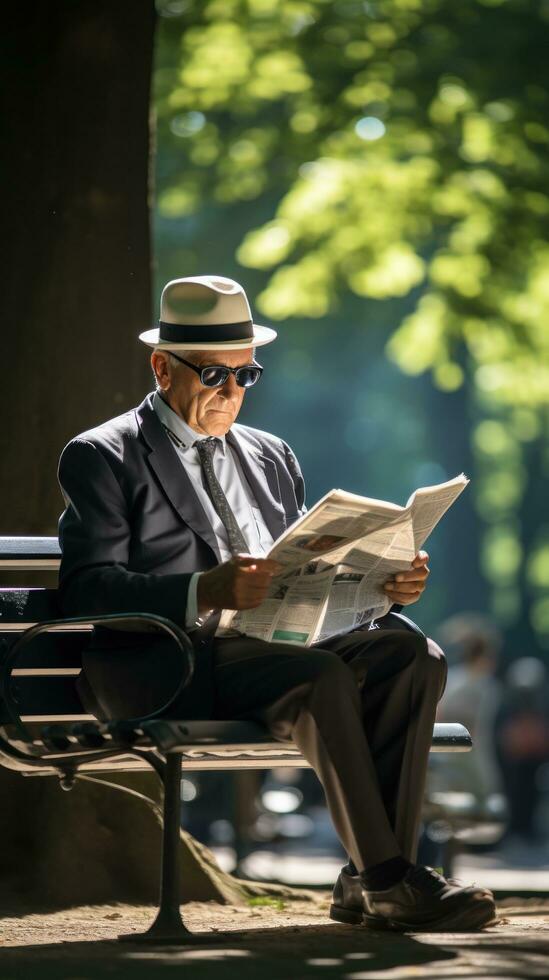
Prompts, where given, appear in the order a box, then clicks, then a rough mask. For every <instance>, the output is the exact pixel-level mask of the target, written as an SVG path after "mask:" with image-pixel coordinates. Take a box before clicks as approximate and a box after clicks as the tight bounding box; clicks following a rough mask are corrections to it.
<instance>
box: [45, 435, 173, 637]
mask: <svg viewBox="0 0 549 980" xmlns="http://www.w3.org/2000/svg"><path fill="white" fill-rule="evenodd" d="M59 483H60V485H61V491H62V493H63V497H64V499H65V504H66V510H65V511H64V513H63V514H62V516H61V519H60V522H59V542H60V545H61V551H62V559H61V569H60V576H59V594H60V600H61V606H62V608H63V611H64V612H65V614H66V615H69V616H93V615H100V614H103V613H115V612H116V613H129V612H142V613H154V614H156V615H158V616H165V617H166V618H167V619H171V620H172V621H173V622H175V623H177V624H179V625H181V626H184V623H185V609H186V604H187V592H188V587H189V582H190V579H191V575H190V574H180V575H157V574H147V573H143V572H132V571H129V570H128V560H129V553H130V539H131V527H130V516H129V507H128V504H127V501H126V499H125V497H124V493H123V491H122V487H121V486H120V484H119V482H118V480H117V479H116V476H115V474H114V473H113V470H112V468H111V466H110V464H109V462H108V459H107V457H106V454H104V453H103V452H102V451H101V450H100V449H99V448H98V447H97V446H96V445H95V444H94V443H91V442H85V441H82V440H74V441H73V442H70V443H69V444H68V446H67V447H66V448H65V449H64V451H63V453H62V455H61V460H60V463H59Z"/></svg>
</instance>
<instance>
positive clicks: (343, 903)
mask: <svg viewBox="0 0 549 980" xmlns="http://www.w3.org/2000/svg"><path fill="white" fill-rule="evenodd" d="M412 870H413V871H418V870H422V869H419V868H417V867H416V868H413V869H412ZM423 870H425V871H428V872H429V873H430V874H431V875H434V876H436V879H439V880H441V881H444V882H446V884H447V885H448V886H450V888H453V889H455V890H457V891H461V892H467V893H468V894H469V895H474V896H476V899H477V901H479V900H480V899H486V900H487V901H488V903H489V904H490V907H491V908H492V909H493V912H492V919H494V918H495V905H494V896H493V895H492V892H491V891H489V890H488V889H487V888H483V887H481V886H480V885H470V886H468V887H467V888H466V887H464V886H463V885H462V884H461V882H459V881H456V879H455V878H447V879H444V878H442V876H441V875H438V874H437V872H436V871H432V869H431V868H425V869H423ZM400 884H402V883H401V882H399V885H400ZM399 885H395V886H394V888H398V887H399ZM392 891H393V889H392V888H390V889H387V890H386V891H384V892H371V893H369V894H370V895H375V896H387V895H388V893H390V892H392ZM374 901H375V900H374ZM330 918H331V919H334V920H335V921H336V922H345V923H347V924H350V925H361V924H363V925H366V926H367V927H369V928H373V929H388V928H402V927H401V926H391V924H390V923H389V922H388V921H387V920H386V917H385V916H381V915H378V914H374V915H371V914H369V913H368V912H367V911H366V912H365V900H364V898H363V888H362V883H361V880H360V875H351V874H349V872H348V870H347V867H344V868H342V869H341V871H340V873H339V877H338V879H337V881H336V883H335V886H334V891H333V897H332V904H331V906H330ZM487 924H488V923H485V925H487ZM471 928H473V927H471ZM477 928H478V926H477Z"/></svg>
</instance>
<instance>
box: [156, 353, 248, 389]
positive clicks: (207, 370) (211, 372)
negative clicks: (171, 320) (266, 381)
mask: <svg viewBox="0 0 549 980" xmlns="http://www.w3.org/2000/svg"><path fill="white" fill-rule="evenodd" d="M170 354H171V355H172V357H175V359H176V361H181V363H182V364H185V366H186V367H189V368H191V370H192V371H195V372H196V374H198V375H199V376H200V381H201V383H202V384H203V385H204V386H205V387H206V388H221V386H222V385H224V384H225V382H226V381H227V379H228V377H229V375H230V374H234V377H235V381H236V383H237V385H239V386H240V388H251V387H252V385H255V384H257V382H258V381H259V379H260V377H261V375H262V373H263V368H262V367H261V364H244V365H243V366H242V367H237V368H232V367H227V366H226V365H225V364H211V365H208V366H206V367H197V366H196V364H191V362H190V361H185V360H184V359H183V358H182V357H178V355H177V354H174V352H173V351H172V350H171V351H170Z"/></svg>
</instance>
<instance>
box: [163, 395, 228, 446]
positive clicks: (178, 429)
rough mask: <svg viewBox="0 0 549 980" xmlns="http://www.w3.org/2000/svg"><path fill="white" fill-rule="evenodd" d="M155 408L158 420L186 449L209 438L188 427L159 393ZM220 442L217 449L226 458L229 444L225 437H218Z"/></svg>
mask: <svg viewBox="0 0 549 980" xmlns="http://www.w3.org/2000/svg"><path fill="white" fill-rule="evenodd" d="M153 408H154V410H155V412H156V414H157V415H158V418H159V419H160V421H161V422H162V424H163V425H165V426H166V428H168V429H171V431H172V432H173V433H174V434H175V435H176V436H177V438H178V439H180V441H181V442H182V443H183V445H184V446H185V449H190V448H191V446H193V445H194V443H195V442H197V441H198V440H200V439H207V438H208V436H204V435H202V433H200V432H195V430H194V429H192V428H191V426H190V425H187V423H186V422H184V421H183V419H182V418H181V416H180V415H178V414H177V412H174V410H173V408H170V406H169V405H168V403H167V402H165V401H164V399H163V398H162V397H161V395H159V393H158V391H155V393H154V396H153ZM215 438H216V439H217V440H218V443H217V449H218V450H219V452H220V453H221V455H222V456H225V454H226V452H227V443H226V440H225V436H216V437H215Z"/></svg>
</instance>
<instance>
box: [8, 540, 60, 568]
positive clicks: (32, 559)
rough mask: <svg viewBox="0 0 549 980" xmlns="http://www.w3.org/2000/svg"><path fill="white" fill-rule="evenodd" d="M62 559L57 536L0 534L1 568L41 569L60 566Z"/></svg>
mask: <svg viewBox="0 0 549 980" xmlns="http://www.w3.org/2000/svg"><path fill="white" fill-rule="evenodd" d="M60 561H61V549H60V547H59V541H58V539H57V538H54V537H19V536H18V537H3V536H0V568H9V569H12V570H13V571H17V570H25V569H26V570H28V571H41V570H42V569H55V568H59V564H60Z"/></svg>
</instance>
